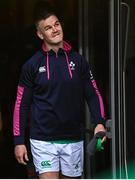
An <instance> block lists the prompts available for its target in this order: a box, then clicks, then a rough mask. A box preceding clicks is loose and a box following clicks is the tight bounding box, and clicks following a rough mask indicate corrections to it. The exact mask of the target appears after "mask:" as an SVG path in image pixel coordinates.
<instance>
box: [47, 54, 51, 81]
mask: <svg viewBox="0 0 135 180" xmlns="http://www.w3.org/2000/svg"><path fill="white" fill-rule="evenodd" d="M47 79H48V80H49V79H50V69H49V55H48V52H47Z"/></svg>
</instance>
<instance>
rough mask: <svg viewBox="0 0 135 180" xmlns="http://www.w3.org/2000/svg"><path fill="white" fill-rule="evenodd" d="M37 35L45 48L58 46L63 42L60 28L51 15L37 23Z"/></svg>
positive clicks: (56, 20)
mask: <svg viewBox="0 0 135 180" xmlns="http://www.w3.org/2000/svg"><path fill="white" fill-rule="evenodd" d="M37 35H38V37H39V38H40V39H42V40H43V41H44V42H45V44H46V46H52V45H59V44H61V43H62V42H63V30H62V26H61V24H60V22H59V20H58V18H57V17H56V16H55V15H51V16H50V17H48V18H47V19H45V20H41V21H40V22H39V23H38V27H37Z"/></svg>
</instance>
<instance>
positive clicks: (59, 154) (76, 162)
mask: <svg viewBox="0 0 135 180" xmlns="http://www.w3.org/2000/svg"><path fill="white" fill-rule="evenodd" d="M30 145H31V152H32V155H33V162H34V165H35V168H36V171H37V172H38V173H39V174H41V173H44V172H59V171H60V172H61V173H62V174H63V175H65V176H69V177H78V176H81V175H82V172H83V159H84V158H83V156H84V155H83V149H84V147H83V141H79V142H75V143H69V144H58V143H51V142H46V141H39V140H34V139H30Z"/></svg>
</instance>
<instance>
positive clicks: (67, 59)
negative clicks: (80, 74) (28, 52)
mask: <svg viewBox="0 0 135 180" xmlns="http://www.w3.org/2000/svg"><path fill="white" fill-rule="evenodd" d="M64 53H65V57H66V62H67V66H68V71H69V75H70V78H71V79H72V72H71V69H70V64H69V58H68V55H67V53H66V52H65V51H64ZM46 58H47V60H46V64H47V65H46V66H47V79H48V80H49V79H50V68H49V54H48V52H47V57H46Z"/></svg>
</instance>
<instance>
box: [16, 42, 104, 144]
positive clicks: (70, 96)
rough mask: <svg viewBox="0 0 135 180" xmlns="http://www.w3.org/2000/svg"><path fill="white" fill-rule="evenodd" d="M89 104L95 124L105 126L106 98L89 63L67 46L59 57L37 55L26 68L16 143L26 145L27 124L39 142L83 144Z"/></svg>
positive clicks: (18, 103)
mask: <svg viewBox="0 0 135 180" xmlns="http://www.w3.org/2000/svg"><path fill="white" fill-rule="evenodd" d="M85 100H86V102H87V104H88V107H89V110H90V113H91V116H92V119H93V122H94V123H95V124H104V120H105V119H104V106H103V101H102V97H101V95H100V92H99V90H98V88H97V85H96V81H95V80H94V78H93V75H92V72H91V70H90V67H89V64H88V62H87V61H86V60H85V59H84V58H83V57H82V56H81V55H80V54H79V53H77V52H75V51H73V50H72V48H71V46H70V45H69V44H68V43H66V42H64V47H63V49H61V48H60V49H59V51H58V52H57V54H56V53H55V52H54V51H53V50H50V51H46V48H45V46H44V45H43V46H42V49H41V50H39V51H38V52H36V53H35V54H34V55H33V56H32V57H31V58H30V59H29V60H28V61H27V62H26V63H25V64H24V65H23V67H22V72H21V75H20V80H19V84H18V89H17V97H16V102H15V107H14V115H13V135H14V143H15V145H16V144H24V139H25V138H24V137H25V129H26V124H27V123H26V122H27V120H28V119H29V120H30V138H32V139H36V140H43V141H50V140H81V139H82V131H83V128H84V126H85Z"/></svg>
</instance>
